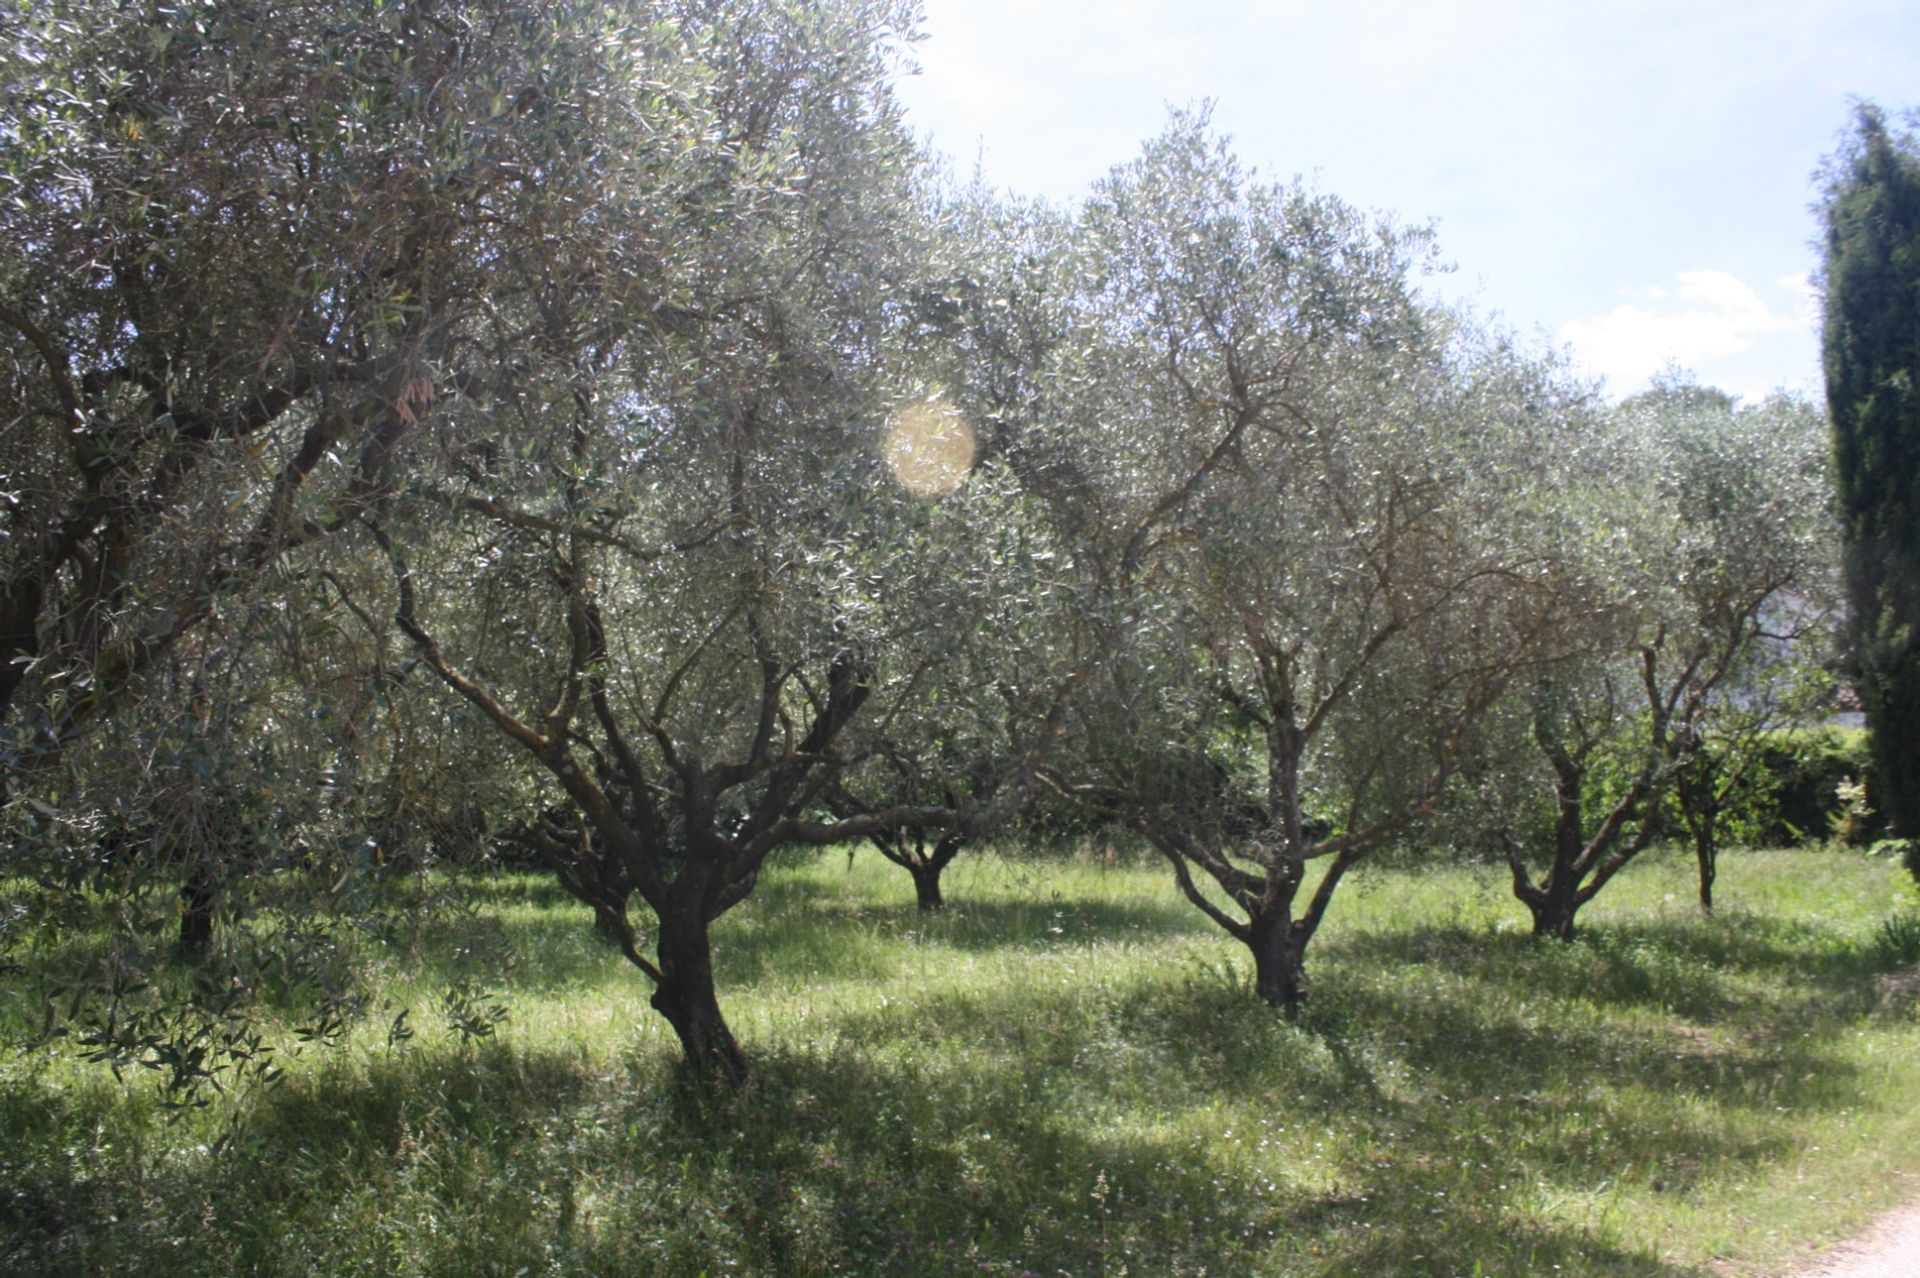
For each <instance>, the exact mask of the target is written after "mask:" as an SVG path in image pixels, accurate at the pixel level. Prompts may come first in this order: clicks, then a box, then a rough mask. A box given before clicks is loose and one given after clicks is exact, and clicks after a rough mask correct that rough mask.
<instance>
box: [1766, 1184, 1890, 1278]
mask: <svg viewBox="0 0 1920 1278" xmlns="http://www.w3.org/2000/svg"><path fill="white" fill-rule="evenodd" d="M1793 1278H1920V1200H1916V1201H1914V1202H1910V1203H1908V1204H1907V1205H1906V1206H1905V1207H1901V1208H1898V1209H1897V1210H1895V1211H1891V1212H1888V1213H1887V1214H1886V1215H1884V1216H1882V1217H1881V1218H1880V1219H1879V1220H1877V1221H1875V1222H1874V1223H1873V1227H1872V1228H1870V1229H1868V1230H1867V1232H1866V1233H1864V1234H1862V1235H1860V1236H1859V1237H1858V1238H1855V1239H1853V1240H1852V1241H1850V1242H1844V1243H1841V1244H1839V1245H1838V1246H1835V1247H1831V1248H1829V1249H1827V1250H1826V1251H1824V1252H1821V1253H1820V1254H1819V1255H1817V1256H1815V1257H1813V1258H1812V1260H1811V1261H1810V1262H1809V1263H1808V1265H1807V1266H1806V1267H1805V1268H1802V1269H1800V1270H1798V1271H1796V1272H1795V1274H1794V1276H1793Z"/></svg>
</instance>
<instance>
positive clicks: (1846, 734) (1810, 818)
mask: <svg viewBox="0 0 1920 1278" xmlns="http://www.w3.org/2000/svg"><path fill="white" fill-rule="evenodd" d="M1763 749H1764V757H1763V758H1762V760H1761V766H1762V768H1763V769H1764V770H1765V772H1766V773H1767V775H1768V777H1769V778H1771V780H1772V786H1771V789H1772V792H1773V803H1772V805H1771V808H1772V810H1771V812H1769V813H1768V814H1767V815H1766V817H1765V818H1764V819H1763V820H1762V822H1761V825H1760V835H1761V841H1762V842H1763V843H1767V844H1776V845H1790V844H1797V843H1807V842H1810V841H1814V840H1817V839H1822V838H1825V837H1827V836H1828V835H1832V836H1833V837H1834V838H1835V839H1836V840H1837V841H1838V842H1840V843H1842V844H1844V845H1846V846H1848V847H1867V846H1870V845H1871V844H1872V843H1873V841H1874V839H1875V838H1876V837H1877V836H1878V834H1879V833H1880V824H1881V823H1880V819H1879V817H1878V816H1877V815H1876V814H1875V813H1874V812H1873V810H1872V805H1871V799H1870V795H1871V793H1872V789H1873V786H1872V782H1871V780H1870V779H1868V776H1867V773H1868V768H1869V766H1870V765H1869V763H1868V754H1867V734H1866V731H1865V729H1862V728H1845V727H1838V726H1826V727H1819V728H1801V729H1793V730H1789V731H1784V732H1779V733H1776V734H1775V735H1774V736H1773V738H1772V739H1771V740H1770V741H1769V742H1768V743H1767V745H1766V746H1765V747H1763ZM1863 783H1864V784H1866V785H1867V787H1868V788H1867V790H1866V791H1864V792H1862V791H1860V790H1859V789H1858V788H1857V787H1859V786H1860V785H1861V784H1863ZM1843 786H1845V787H1847V793H1846V794H1843V793H1842V787H1843Z"/></svg>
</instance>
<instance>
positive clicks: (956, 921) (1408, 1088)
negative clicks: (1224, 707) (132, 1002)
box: [0, 852, 1920, 1278]
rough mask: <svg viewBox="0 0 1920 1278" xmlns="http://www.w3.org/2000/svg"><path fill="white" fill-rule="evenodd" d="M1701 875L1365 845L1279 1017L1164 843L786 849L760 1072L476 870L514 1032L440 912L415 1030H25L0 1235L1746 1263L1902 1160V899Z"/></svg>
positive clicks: (1663, 1267)
mask: <svg viewBox="0 0 1920 1278" xmlns="http://www.w3.org/2000/svg"><path fill="white" fill-rule="evenodd" d="M1688 872H1689V863H1688V862H1686V861H1685V860H1683V859H1681V858H1678V857H1655V858H1650V859H1645V860H1644V861H1643V862H1642V863H1641V864H1639V865H1636V866H1635V867H1633V868H1632V869H1631V870H1630V871H1629V872H1628V873H1627V874H1625V875H1623V876H1622V878H1621V879H1619V880H1618V881H1616V883H1615V884H1614V885H1612V886H1611V887H1610V888H1609V890H1608V893H1607V895H1606V896H1604V897H1602V898H1601V899H1600V900H1599V901H1598V902H1596V903H1595V904H1594V905H1593V906H1591V907H1589V909H1588V911H1587V912H1586V913H1585V914H1584V915H1583V919H1582V921H1583V924H1585V926H1586V934H1585V936H1584V937H1583V939H1581V940H1580V941H1578V942H1576V943H1574V944H1572V945H1560V944H1557V943H1554V944H1547V945H1538V944H1534V943H1532V942H1531V941H1529V940H1528V939H1527V938H1526V936H1525V935H1524V931H1523V927H1522V923H1523V918H1522V916H1523V913H1524V912H1523V911H1522V910H1521V909H1520V907H1519V906H1518V905H1516V904H1515V903H1514V902H1513V901H1512V900H1511V899H1510V898H1508V897H1507V896H1506V895H1505V886H1504V881H1503V879H1502V878H1499V877H1494V876H1491V875H1488V874H1483V873H1477V872H1474V871H1470V870H1463V869H1449V870H1441V871H1428V872H1424V873H1414V872H1409V871H1388V870H1374V871H1370V872H1360V873H1357V874H1356V875H1355V876H1354V877H1353V878H1352V879H1351V880H1350V881H1349V885H1348V886H1347V887H1345V888H1343V891H1342V897H1341V899H1340V900H1339V901H1338V902H1336V904H1335V906H1334V910H1333V913H1332V916H1331V917H1330V919H1329V922H1328V925H1327V927H1326V928H1325V929H1323V932H1322V935H1321V938H1320V940H1319V941H1318V942H1316V948H1315V951H1314V952H1313V954H1312V955H1311V957H1310V960H1309V963H1310V967H1311V970H1312V979H1313V986H1312V989H1311V991H1310V1004H1309V1008H1308V1011H1307V1012H1306V1014H1305V1016H1304V1017H1303V1018H1302V1019H1301V1020H1300V1021H1299V1022H1298V1023H1289V1022H1288V1021H1286V1020H1285V1019H1284V1018H1281V1017H1279V1016H1277V1015H1275V1014H1274V1013H1272V1012H1270V1011H1269V1010H1268V1009H1266V1008H1264V1007H1263V1006H1261V1005H1259V1004H1258V1003H1257V1002H1256V1001H1255V1000H1254V999H1253V997H1252V993H1251V989H1250V982H1251V976H1250V972H1249V970H1248V969H1249V965H1248V964H1247V962H1246V961H1245V959H1244V957H1243V956H1242V955H1241V954H1238V953H1236V952H1235V947H1233V946H1232V945H1231V944H1230V943H1229V942H1227V941H1226V940H1224V939H1223V938H1222V937H1220V936H1219V935H1218V934H1217V933H1216V932H1214V931H1213V930H1211V925H1210V924H1207V923H1206V921H1205V920H1204V919H1202V918H1201V917H1200V916H1199V914H1198V913H1197V912H1195V911H1194V910H1192V909H1191V907H1190V906H1188V905H1186V904H1185V903H1184V902H1183V901H1181V900H1180V899H1179V898H1178V896H1177V894H1176V893H1175V892H1174V890H1173V888H1172V887H1171V885H1170V884H1169V883H1168V882H1167V881H1166V877H1165V875H1164V874H1163V873H1161V872H1158V871H1156V870H1155V869H1153V868H1152V867H1127V866H1109V867H1098V866H1094V865H1090V864H1068V865H1058V866H1055V865H1045V866H1043V865H1038V864H1034V863H1031V862H1027V861H1022V860H1020V859H1016V858H999V857H990V856H971V857H969V858H966V859H963V860H962V861H960V862H957V863H956V864H955V866H954V867H953V869H952V870H951V871H950V872H949V885H948V886H949V896H950V898H951V899H952V900H953V901H954V903H955V907H954V908H953V909H952V910H950V911H949V912H947V913H945V914H943V915H940V916H935V917H926V916H922V915H920V914H919V913H917V912H916V911H915V910H914V908H913V904H912V892H911V886H910V884H909V882H908V880H907V879H906V876H905V875H903V874H901V873H900V872H898V871H897V870H895V869H893V868H892V867H889V866H885V865H884V864H883V863H881V862H880V861H879V859H878V858H877V857H873V856H871V855H870V854H863V855H862V857H861V858H860V859H859V860H858V861H857V862H856V863H855V865H854V866H853V867H852V868H851V869H849V867H848V864H847V861H846V859H845V858H844V857H841V856H839V855H837V854H830V855H828V856H826V857H823V858H820V859H817V860H813V861H798V862H794V863H791V864H787V865H783V866H781V867H779V868H778V869H777V871H775V872H774V873H772V874H771V875H770V876H769V877H768V878H767V880H766V881H765V882H764V883H763V884H762V887H761V890H760V891H759V893H758V894H757V895H756V897H755V899H754V900H752V901H750V902H749V903H748V904H747V905H746V906H743V907H742V908H741V909H739V910H737V911H735V913H734V915H731V916H729V918H728V919H727V920H725V921H724V922H723V924H722V927H721V935H720V937H719V945H718V956H717V957H718V961H719V965H720V979H721V984H722V998H723V1002H724V1004H725V1006H726V1007H727V1010H728V1013H729V1016H730V1018H731V1019H732V1021H733V1023H734V1025H735V1028H736V1030H737V1031H738V1032H739V1033H740V1035H741V1037H742V1039H743V1041H744V1042H745V1044H746V1046H747V1048H748V1050H749V1051H750V1053H751V1054H752V1056H753V1058H754V1061H755V1064H756V1067H757V1069H758V1075H757V1078H756V1081H755V1082H754V1083H753V1084H752V1085H751V1086H750V1087H749V1088H748V1089H746V1090H745V1091H744V1092H741V1093H738V1094H722V1095H714V1094H710V1093H707V1092H704V1091H702V1090H701V1089H699V1088H697V1087H694V1086H691V1085H689V1084H688V1083H687V1082H686V1081H685V1080H684V1079H683V1078H682V1077H681V1076H680V1074H679V1071H678V1070H677V1069H676V1068H675V1067H674V1049H673V1043H672V1040H671V1037H670V1035H669V1034H668V1033H667V1031H666V1029H665V1027H664V1025H663V1024H661V1023H660V1022H659V1019H658V1018H657V1017H656V1016H655V1015H654V1014H653V1013H652V1012H651V1011H650V1010H649V1009H648V1007H647V1005H646V1001H645V994H646V990H645V989H644V988H643V985H642V982H641V979H640V978H639V976H638V974H637V973H633V972H632V971H631V970H630V969H628V968H626V967H625V966H624V965H623V964H622V963H621V962H620V961H618V960H617V958H615V957H614V956H613V955H612V954H611V953H610V951H608V950H607V949H606V948H604V947H603V946H602V945H601V944H600V943H599V942H598V941H597V940H595V938H594V937H593V935H592V932H591V929H590V927H589V925H588V922H587V920H586V918H585V915H584V912H583V911H581V910H580V909H578V908H577V907H574V906H571V905H570V904H568V903H567V902H566V901H565V900H564V899H563V898H562V897H560V896H559V894H558V893H557V892H556V891H555V890H553V889H552V888H551V887H549V886H547V885H545V884H543V883H542V882H541V881H540V880H539V879H537V878H529V877H507V878H499V879H492V880H486V881H482V882H480V883H477V884H475V885H473V886H474V891H475V892H476V893H477V894H478V895H479V896H480V898H481V899H480V902H479V910H478V913H477V915H476V916H475V919H476V920H477V925H478V926H481V927H483V928H485V929H488V930H489V931H490V932H492V933H493V936H492V937H491V938H490V939H493V940H505V941H508V942H510V943H511V946H512V948H513V951H514V952H515V954H516V955H517V962H516V964H515V966H514V968H513V970H512V976H511V984H512V987H513V988H512V999H511V1006H512V1017H511V1020H510V1021H509V1022H508V1023H507V1024H506V1025H505V1026H504V1027H502V1028H501V1029H500V1030H499V1032H498V1033H496V1034H495V1035H494V1036H493V1037H492V1038H491V1039H487V1040H484V1041H480V1042H477V1043H467V1042H463V1041H461V1040H460V1039H459V1038H458V1037H457V1036H456V1035H454V1034H452V1033H450V1032H446V1031H445V1030H443V1029H440V1028H437V1027H436V1026H435V1023H434V1021H433V1017H432V1016H431V1014H430V1012H429V1010H428V1008H427V1004H428V1002H429V1000H430V994H429V991H431V990H432V989H433V988H434V978H435V974H436V970H437V969H438V968H440V967H442V966H443V965H445V964H446V963H449V962H452V961H453V959H452V957H451V956H453V955H454V954H455V953H456V952H457V951H458V950H460V949H462V948H471V947H470V942H471V941H472V940H473V939H474V938H472V937H471V936H465V935H459V934H449V935H446V936H444V937H442V938H441V939H440V941H439V942H438V943H437V944H434V945H429V946H427V947H426V948H425V949H423V950H422V952H421V954H420V955H419V956H418V957H417V958H416V959H414V960H412V961H407V962H403V961H401V960H399V959H397V958H392V957H383V958H381V960H380V961H381V963H382V965H383V971H385V973H386V975H385V976H384V977H383V978H382V979H383V980H384V981H386V982H387V987H388V989H387V992H388V993H389V994H390V995H392V996H393V997H412V998H413V999H415V1001H416V1002H417V1003H419V1004H420V1005H421V1006H422V1009H423V1010H422V1011H421V1012H420V1013H419V1014H418V1017H417V1019H419V1020H420V1022H421V1028H422V1032H421V1033H420V1034H419V1035H418V1037H417V1038H416V1039H415V1040H413V1041H412V1042H411V1043H409V1044H407V1045H405V1046H402V1047H398V1048H389V1047H388V1046H386V1045H385V1039H384V1034H383V1032H382V1031H383V1030H384V1025H381V1026H369V1027H368V1028H367V1030H366V1032H365V1033H364V1034H363V1035H361V1036H360V1037H358V1038H356V1039H355V1040H354V1041H352V1042H351V1043H349V1044H348V1045H346V1046H345V1047H343V1048H340V1049H336V1050H334V1051H332V1052H325V1053H306V1054H303V1055H300V1056H299V1057H297V1058H296V1059H294V1060H292V1061H290V1062H289V1068H288V1071H287V1075H286V1077H285V1079H284V1080H283V1081H282V1082H281V1083H280V1084H279V1085H278V1086H277V1087H275V1088H273V1089H271V1090H268V1091H266V1092H263V1093H261V1094H259V1095H256V1096H254V1097H252V1098H251V1099H249V1100H248V1101H246V1102H245V1103H244V1106H243V1108H242V1110H241V1111H240V1112H239V1113H238V1114H228V1115H221V1114H219V1113H216V1112H208V1113H204V1114H200V1115H197V1116H195V1117H191V1118H189V1119H187V1120H186V1121H183V1122H178V1123H171V1124H170V1123H168V1122H166V1121H165V1119H164V1118H163V1117H162V1115H161V1114H160V1112H159V1110H158V1108H157V1105H156V1101H155V1095H154V1093H153V1092H152V1091H151V1090H150V1089H148V1088H147V1087H145V1086H144V1085H143V1084H140V1083H137V1082H134V1083H128V1084H125V1085H118V1084H115V1083H114V1082H113V1081H112V1080H111V1079H110V1078H109V1077H107V1076H105V1075H103V1074H101V1073H99V1072H98V1071H95V1070H91V1069H88V1068H85V1067H82V1066H79V1065H76V1064H73V1063H71V1062H69V1061H68V1060H66V1059H64V1058H63V1059H52V1058H48V1057H47V1056H45V1055H44V1053H43V1054H41V1055H38V1056H34V1055H29V1054H25V1053H20V1052H13V1053H10V1054H7V1055H4V1056H0V1272H7V1273H18V1274H49V1275H53V1274H91V1273H99V1272H114V1273H120V1274H171V1273H179V1274H213V1273H259V1274H393V1275H401V1274H435V1275H438V1274H475V1275H479V1274H501V1275H513V1274H659V1275H672V1276H674V1278H695V1276H697V1275H702V1274H704V1275H709V1276H712V1278H718V1275H723V1274H727V1275H735V1274H738V1275H751V1274H770V1275H771V1274H780V1275H785V1274H793V1275H815V1274H836V1273H845V1274H888V1275H892V1274H898V1275H948V1274H959V1273H975V1274H998V1275H1023V1274H1031V1275H1035V1276H1036V1278H1037V1276H1041V1275H1046V1276H1054V1275H1062V1274H1065V1275H1075V1276H1078V1275H1120V1274H1131V1275H1142V1276H1144V1275H1200V1274H1207V1275H1214V1276H1216V1278H1218V1276H1221V1275H1242V1274H1245V1275H1267V1274H1276V1275H1277V1274H1289V1275H1293V1274H1299V1275H1306V1274H1328V1275H1332V1274H1352V1273H1379V1274H1395V1275H1401V1274H1409V1275H1412V1274H1447V1275H1451V1274H1460V1275H1476V1274H1477V1275H1532V1274H1552V1273H1555V1272H1558V1273H1561V1274H1569V1275H1571V1274H1623V1275H1624V1274H1632V1275H1682V1274H1702V1275H1706V1274H1713V1275H1726V1274H1740V1273H1761V1272H1768V1271H1769V1268H1770V1267H1771V1266H1774V1265H1777V1264H1780V1263H1784V1262H1785V1261H1786V1260H1787V1259H1789V1258H1790V1257H1791V1256H1793V1255H1794V1254H1795V1250H1796V1248H1798V1247H1799V1246H1800V1245H1801V1244H1802V1243H1803V1242H1804V1241H1806V1240H1808V1239H1818V1238H1827V1237H1831V1236H1834V1235H1836V1234H1839V1233H1843V1232H1846V1231H1848V1230H1850V1229H1851V1228H1852V1227H1854V1226H1856V1225H1857V1224H1858V1223H1860V1222H1861V1221H1862V1220H1863V1219H1864V1218H1865V1217H1866V1216H1867V1215H1869V1214H1870V1213H1871V1212H1872V1211H1873V1210H1874V1209H1875V1208H1877V1207H1881V1206H1885V1205H1888V1204H1889V1203H1890V1202H1892V1201H1893V1200H1895V1199H1896V1198H1898V1197H1900V1196H1902V1195H1903V1193H1905V1192H1908V1190H1907V1189H1903V1186H1905V1187H1910V1186H1911V1185H1912V1184H1913V1183H1914V1182H1913V1180H1911V1179H1909V1178H1910V1177H1912V1176H1913V1175H1914V1174H1915V1173H1920V1108H1917V1107H1916V1105H1915V1101H1914V1098H1915V1097H1916V1096H1920V982H1916V981H1915V979H1913V978H1914V973H1913V971H1912V969H1911V966H1910V964H1911V958H1910V957H1908V956H1906V955H1905V951H1904V950H1903V949H1901V948H1900V945H1899V939H1898V937H1895V939H1894V940H1893V941H1889V940H1888V939H1887V932H1886V929H1885V928H1884V927H1883V924H1884V923H1885V920H1886V919H1887V918H1888V917H1889V916H1890V915H1893V914H1896V913H1897V912H1898V911H1897V908H1896V906H1897V902H1898V901H1899V900H1900V899H1901V896H1902V894H1903V893H1909V895H1910V892H1909V890H1908V889H1904V888H1902V887H1901V886H1900V884H1899V877H1898V875H1897V874H1896V872H1895V870H1894V869H1893V868H1892V867H1890V866H1889V865H1887V864H1886V863H1884V862H1876V861H1871V860H1866V859H1862V858H1858V857H1854V856H1850V855H1838V854H1828V853H1822V852H1770V853H1754V854H1742V855H1739V856H1733V857H1728V858H1727V863H1726V865H1725V874H1724V877H1723V884H1722V887H1723V893H1724V896H1725V900H1724V902H1723V904H1722V906H1721V911H1720V914H1719V915H1718V917H1716V918H1714V919H1713V920H1711V921H1706V920H1702V919H1700V918H1699V917H1697V915H1696V914H1695V912H1694V910H1693V908H1692V906H1691V903H1690V902H1691V885H1690V881H1689V879H1688ZM464 926H465V927H467V928H471V927H473V926H476V923H474V922H469V923H467V924H465V925H464ZM1898 926H1899V925H1896V927H1898ZM221 1123H237V1130H238V1132H239V1133H240V1139H239V1140H238V1141H237V1142H236V1143H235V1144H234V1145H233V1146H232V1147H231V1148H229V1149H227V1150H225V1151H224V1152H221V1153H218V1154H216V1153H210V1152H209V1151H208V1148H207V1147H208V1145H209V1143H210V1142H211V1141H212V1138H213V1136H214V1134H215V1133H216V1132H217V1131H219V1130H221V1128H220V1126H219V1124H221Z"/></svg>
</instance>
